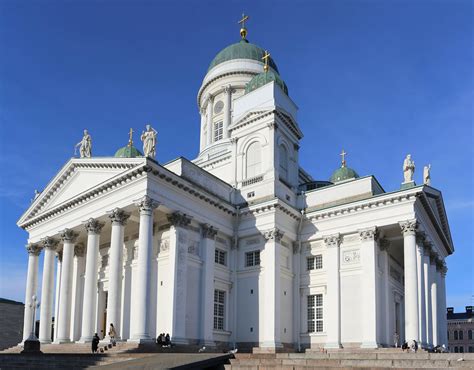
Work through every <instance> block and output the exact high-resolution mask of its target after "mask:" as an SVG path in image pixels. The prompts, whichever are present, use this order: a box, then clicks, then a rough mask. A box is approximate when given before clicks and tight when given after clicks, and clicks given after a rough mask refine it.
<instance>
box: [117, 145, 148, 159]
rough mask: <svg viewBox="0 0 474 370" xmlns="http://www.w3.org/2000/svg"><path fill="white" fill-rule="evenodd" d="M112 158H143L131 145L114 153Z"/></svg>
mask: <svg viewBox="0 0 474 370" xmlns="http://www.w3.org/2000/svg"><path fill="white" fill-rule="evenodd" d="M114 157H116V158H135V157H143V154H142V153H140V151H139V150H138V149H137V148H135V147H134V146H133V145H127V146H124V147H123V148H120V149H119V150H117V152H115V155H114Z"/></svg>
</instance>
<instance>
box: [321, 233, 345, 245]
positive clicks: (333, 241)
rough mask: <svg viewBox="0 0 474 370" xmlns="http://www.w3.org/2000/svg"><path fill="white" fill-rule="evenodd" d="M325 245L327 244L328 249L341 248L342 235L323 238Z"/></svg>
mask: <svg viewBox="0 0 474 370" xmlns="http://www.w3.org/2000/svg"><path fill="white" fill-rule="evenodd" d="M323 240H324V244H326V247H327V248H332V247H339V244H340V243H341V235H340V234H333V235H328V236H325V237H323Z"/></svg>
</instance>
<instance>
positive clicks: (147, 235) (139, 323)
mask: <svg viewBox="0 0 474 370" xmlns="http://www.w3.org/2000/svg"><path fill="white" fill-rule="evenodd" d="M136 205H137V207H138V208H139V210H140V228H139V232H138V233H139V234H138V235H139V236H138V238H139V241H138V261H137V280H136V284H135V283H134V288H135V289H136V299H137V301H136V306H135V307H136V311H135V317H134V318H133V320H134V326H133V327H134V332H133V333H132V338H131V339H132V341H138V342H145V341H150V340H152V338H150V335H149V333H148V330H149V328H148V322H149V317H148V314H149V312H148V307H149V305H150V279H151V258H152V256H153V211H154V210H155V208H156V207H158V202H156V201H155V200H153V199H151V198H150V197H149V196H147V195H145V196H144V197H143V198H141V199H140V201H138V202H137V204H136ZM134 280H135V279H134Z"/></svg>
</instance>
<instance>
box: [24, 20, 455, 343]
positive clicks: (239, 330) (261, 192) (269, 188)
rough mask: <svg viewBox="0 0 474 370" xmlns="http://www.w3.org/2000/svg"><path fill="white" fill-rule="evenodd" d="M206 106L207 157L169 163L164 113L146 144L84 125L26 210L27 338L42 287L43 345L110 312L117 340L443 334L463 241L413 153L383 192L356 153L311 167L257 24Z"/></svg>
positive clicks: (86, 330) (204, 98)
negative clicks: (162, 154)
mask: <svg viewBox="0 0 474 370" xmlns="http://www.w3.org/2000/svg"><path fill="white" fill-rule="evenodd" d="M197 104H198V108H199V112H200V115H201V124H200V152H199V155H198V156H197V158H196V159H194V160H192V161H189V160H187V159H185V158H181V157H180V158H177V159H175V160H172V161H170V162H168V163H166V164H161V163H158V162H157V161H156V160H155V159H154V152H155V144H156V142H155V140H156V132H155V131H154V130H153V129H152V128H151V127H147V131H146V132H144V134H143V135H142V140H143V142H144V145H143V146H144V154H142V153H141V152H140V151H139V150H138V149H136V148H135V147H134V145H133V140H132V137H131V138H130V141H129V144H128V145H127V146H125V147H124V148H121V149H119V150H118V151H117V153H115V155H111V156H109V157H93V156H91V154H90V153H91V140H90V136H89V134H88V133H87V131H85V132H84V139H83V141H82V142H81V143H80V144H78V145H80V146H81V158H72V159H70V160H69V161H68V162H67V163H66V164H65V165H64V167H63V168H62V169H61V170H60V171H59V172H58V173H57V175H56V176H55V177H54V178H53V179H52V180H51V181H50V182H49V184H48V185H47V186H46V188H45V189H44V190H43V191H42V192H41V193H40V194H37V196H36V198H35V199H34V201H33V202H32V204H31V206H30V207H29V208H28V210H27V211H26V212H25V213H24V214H23V216H22V217H21V219H20V220H19V221H18V225H19V226H20V227H21V228H23V229H25V230H26V231H27V232H28V233H29V238H28V244H27V251H28V275H27V284H26V295H25V303H26V304H25V316H24V340H25V339H27V338H28V336H29V335H30V332H31V328H32V324H33V320H34V301H33V299H35V298H34V296H35V295H36V294H37V291H38V284H41V297H40V298H39V300H40V301H41V311H40V317H39V319H40V327H39V340H40V342H42V343H50V342H51V341H53V342H56V343H69V342H81V343H84V342H90V341H91V339H92V337H93V335H94V333H96V332H97V333H99V335H100V336H101V337H105V338H106V339H107V332H108V327H109V325H110V323H113V324H114V326H115V328H116V332H117V338H118V339H119V340H122V341H131V342H138V343H143V342H147V341H153V340H154V339H155V338H156V337H157V335H158V334H160V333H170V335H171V340H172V342H173V343H176V344H181V345H196V344H203V345H206V346H211V347H212V346H215V347H228V348H233V347H237V348H253V347H260V349H261V350H264V351H270V352H271V351H275V350H280V349H282V348H283V347H286V348H295V349H304V348H308V347H325V348H344V347H345V348H348V347H362V348H377V347H386V346H393V344H394V338H395V337H396V336H397V335H398V336H399V337H400V341H405V340H407V341H408V340H417V341H418V342H419V343H421V344H422V345H423V346H424V347H432V346H434V345H439V344H447V338H446V337H447V323H446V288H445V275H446V271H447V268H446V264H445V258H446V257H447V256H448V255H450V254H452V253H453V251H454V247H453V242H452V239H451V235H450V230H449V225H448V220H447V216H446V212H445V208H444V205H443V198H442V195H441V192H440V191H439V190H437V189H435V188H433V187H431V186H430V185H429V178H428V177H429V176H427V178H426V179H425V180H426V181H425V182H424V184H423V185H419V186H417V185H416V184H415V183H414V181H413V172H414V166H412V164H413V162H412V161H411V159H409V158H408V162H409V165H408V167H406V166H405V165H404V170H405V181H404V182H403V183H402V186H401V187H400V189H399V190H396V191H392V192H385V191H384V189H383V188H382V186H381V185H380V184H379V182H378V181H377V179H376V178H375V177H374V176H371V175H368V176H362V177H360V176H359V175H358V174H357V173H356V172H355V171H354V170H352V169H350V168H349V167H347V165H346V161H345V160H344V157H343V161H342V165H341V167H340V168H338V169H337V170H336V171H335V172H334V173H333V175H332V176H331V178H330V181H319V180H314V179H313V178H312V177H311V176H310V175H309V174H308V173H307V172H306V171H305V170H304V169H302V168H301V167H300V165H299V160H298V156H299V148H300V146H299V141H300V139H301V138H302V137H303V134H302V132H301V130H300V128H299V125H298V118H297V106H296V104H295V103H294V102H293V101H292V99H291V98H290V95H289V93H288V88H287V86H286V84H285V82H284V81H283V79H282V78H281V77H280V74H279V71H278V67H277V65H276V63H275V61H274V60H273V59H272V58H271V57H270V55H269V54H268V53H267V52H266V51H265V50H264V49H262V48H260V47H258V46H256V45H254V44H252V43H250V42H249V41H248V40H247V30H246V29H245V25H243V27H242V29H241V40H240V41H239V42H237V43H235V44H232V45H230V46H228V47H226V48H225V49H223V50H222V51H220V52H219V53H218V54H217V55H216V57H215V58H214V59H213V60H212V62H211V64H210V66H209V69H208V71H207V73H206V75H205V77H204V80H203V82H202V85H201V87H200V89H199V91H198V94H197ZM169 139H171V138H169ZM343 154H344V153H343ZM406 161H407V160H406ZM410 164H411V166H410ZM405 167H406V168H405ZM400 173H401V174H402V171H400ZM41 255H42V261H41V263H42V264H43V274H42V281H38V280H39V278H38V266H39V263H40V256H41ZM55 259H56V260H55ZM53 317H54V330H53V329H52V321H53ZM53 331H54V334H53Z"/></svg>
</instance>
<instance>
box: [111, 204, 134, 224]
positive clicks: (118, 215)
mask: <svg viewBox="0 0 474 370" xmlns="http://www.w3.org/2000/svg"><path fill="white" fill-rule="evenodd" d="M129 217H130V213H127V212H125V211H124V210H122V209H120V208H114V209H113V210H112V211H111V212H109V218H110V221H111V222H112V224H117V225H122V226H124V225H125V224H126V223H127V220H128V218H129Z"/></svg>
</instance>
